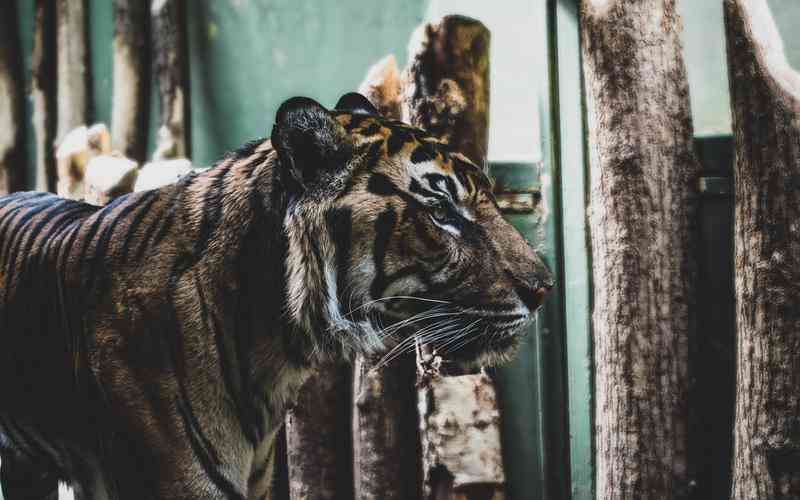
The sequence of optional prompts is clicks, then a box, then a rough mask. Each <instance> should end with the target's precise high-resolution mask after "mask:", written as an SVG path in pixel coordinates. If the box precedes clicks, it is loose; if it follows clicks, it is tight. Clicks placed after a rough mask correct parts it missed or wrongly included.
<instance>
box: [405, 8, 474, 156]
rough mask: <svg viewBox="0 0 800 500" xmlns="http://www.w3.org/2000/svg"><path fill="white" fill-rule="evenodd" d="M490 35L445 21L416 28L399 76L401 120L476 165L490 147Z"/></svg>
mask: <svg viewBox="0 0 800 500" xmlns="http://www.w3.org/2000/svg"><path fill="white" fill-rule="evenodd" d="M489 44H490V35H489V30H488V29H487V28H486V26H484V25H483V24H482V23H481V22H480V21H477V20H475V19H470V18H468V17H464V16H445V17H444V18H442V20H441V21H439V22H438V23H430V24H424V25H422V26H420V27H419V28H417V31H416V32H415V33H414V35H412V38H411V42H410V43H409V48H408V52H409V63H408V67H407V68H406V70H405V71H404V74H403V103H402V104H403V120H404V121H407V122H409V123H411V124H412V125H414V126H417V127H420V128H423V129H425V130H427V131H429V132H431V133H432V134H435V135H437V136H439V137H441V138H442V139H445V140H447V141H448V142H449V143H450V144H451V145H452V146H453V147H454V148H455V149H456V150H457V151H459V152H461V153H463V154H465V155H466V156H467V157H468V158H469V159H471V160H472V161H474V162H475V163H477V164H478V165H484V164H485V163H486V160H487V151H488V144H489Z"/></svg>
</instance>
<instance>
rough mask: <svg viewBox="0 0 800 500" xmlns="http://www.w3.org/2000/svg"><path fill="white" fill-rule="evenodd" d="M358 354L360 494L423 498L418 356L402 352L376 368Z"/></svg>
mask: <svg viewBox="0 0 800 500" xmlns="http://www.w3.org/2000/svg"><path fill="white" fill-rule="evenodd" d="M376 362H377V360H375V359H372V360H370V359H365V358H363V357H359V358H358V359H357V360H356V363H355V374H354V376H353V459H354V461H353V472H354V480H355V481H354V482H355V493H356V495H355V498H358V499H360V500H373V499H377V498H381V499H386V500H407V499H413V498H418V497H419V481H417V477H418V471H419V456H418V454H417V451H418V450H417V446H416V443H417V440H416V439H415V438H416V436H417V419H416V411H415V403H416V393H415V391H414V360H413V358H411V357H410V356H402V357H400V358H398V359H396V360H394V361H392V362H391V364H390V365H389V366H385V367H383V368H380V369H377V370H375V369H372V367H373V366H374V365H375V363H376Z"/></svg>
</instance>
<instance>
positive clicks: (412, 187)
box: [408, 179, 447, 201]
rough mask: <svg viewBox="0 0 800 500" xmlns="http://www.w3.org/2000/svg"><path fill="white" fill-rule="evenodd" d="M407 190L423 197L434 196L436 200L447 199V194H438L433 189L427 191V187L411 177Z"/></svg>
mask: <svg viewBox="0 0 800 500" xmlns="http://www.w3.org/2000/svg"><path fill="white" fill-rule="evenodd" d="M408 190H409V191H411V192H412V193H415V194H418V195H420V196H422V197H423V198H435V199H437V200H442V201H446V200H447V196H445V195H443V194H439V193H437V192H434V191H428V190H427V189H425V188H424V187H422V185H421V184H420V183H419V182H418V181H417V180H416V179H411V183H410V184H409V186H408Z"/></svg>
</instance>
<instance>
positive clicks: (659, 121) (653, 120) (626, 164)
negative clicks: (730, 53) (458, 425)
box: [581, 0, 699, 500]
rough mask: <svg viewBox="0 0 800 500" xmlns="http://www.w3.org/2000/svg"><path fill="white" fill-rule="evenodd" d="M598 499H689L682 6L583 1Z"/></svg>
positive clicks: (689, 210)
mask: <svg viewBox="0 0 800 500" xmlns="http://www.w3.org/2000/svg"><path fill="white" fill-rule="evenodd" d="M581 7H582V9H581V39H582V47H583V61H584V67H583V69H584V75H585V80H586V87H587V99H588V128H589V131H590V153H591V173H590V192H591V201H590V228H591V229H590V231H591V242H592V258H593V273H594V339H595V351H594V352H595V386H596V388H597V390H596V398H597V399H596V413H595V414H596V442H595V444H596V454H597V497H598V498H603V499H605V500H613V499H623V498H626V499H627V498H639V499H648V498H652V499H663V498H670V499H680V498H686V497H687V495H688V494H689V490H688V488H689V484H688V474H687V469H688V467H687V459H688V457H687V451H686V449H687V437H686V432H687V416H688V415H687V413H688V412H687V390H688V383H689V377H688V343H689V339H690V338H691V336H692V331H693V318H692V316H691V305H692V303H693V300H694V299H693V294H694V261H693V259H694V256H693V249H692V221H693V220H694V219H695V215H694V214H695V205H696V182H697V176H698V174H699V165H698V163H697V161H696V159H695V157H694V154H693V149H692V136H693V131H692V121H691V114H690V109H689V95H688V84H687V81H686V69H685V67H684V63H683V60H682V57H681V42H680V26H681V25H680V19H679V15H678V13H677V11H676V6H675V0H583V1H582V5H581Z"/></svg>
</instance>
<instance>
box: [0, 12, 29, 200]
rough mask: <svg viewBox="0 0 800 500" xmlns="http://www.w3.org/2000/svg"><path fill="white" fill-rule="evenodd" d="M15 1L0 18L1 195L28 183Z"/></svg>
mask: <svg viewBox="0 0 800 500" xmlns="http://www.w3.org/2000/svg"><path fill="white" fill-rule="evenodd" d="M21 56H22V54H21V53H20V50H19V33H18V32H17V9H16V4H15V3H14V2H11V3H9V4H8V5H7V6H6V7H5V12H4V13H3V15H2V16H0V195H2V194H8V193H11V192H13V191H18V190H20V189H22V188H23V187H24V183H25V176H24V172H25V147H24V142H23V130H24V127H23V124H22V103H23V102H24V101H23V97H22V90H21V89H22V74H21V73H22V68H21V66H22V64H21Z"/></svg>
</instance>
